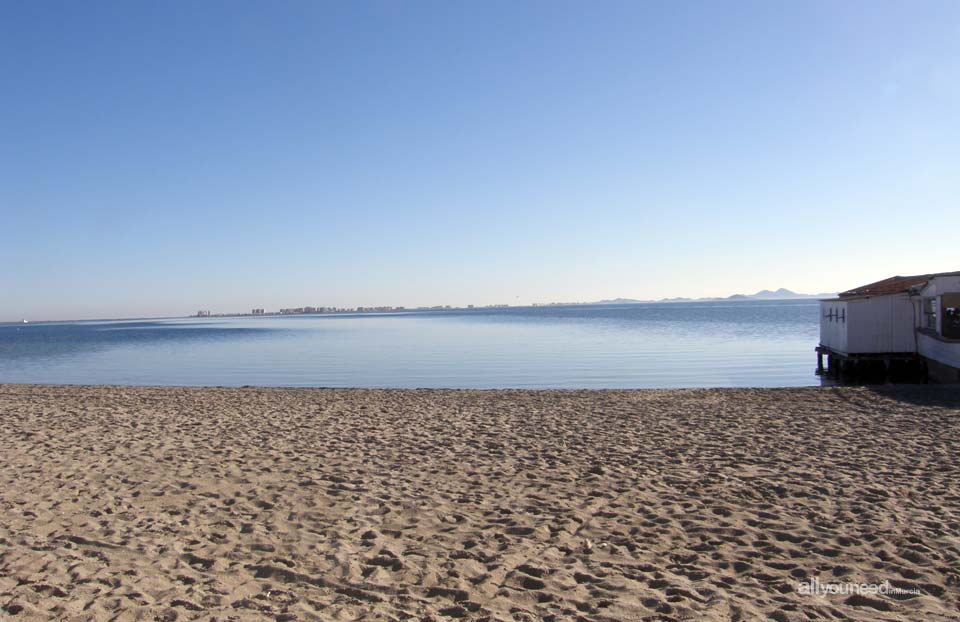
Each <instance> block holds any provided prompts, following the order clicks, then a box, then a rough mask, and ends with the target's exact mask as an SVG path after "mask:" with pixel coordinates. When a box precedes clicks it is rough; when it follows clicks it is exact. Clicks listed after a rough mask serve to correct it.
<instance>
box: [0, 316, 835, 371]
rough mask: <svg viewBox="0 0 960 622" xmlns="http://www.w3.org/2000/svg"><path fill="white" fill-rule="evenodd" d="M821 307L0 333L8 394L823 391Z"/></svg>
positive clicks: (9, 329) (89, 326)
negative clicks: (43, 390) (117, 390)
mask: <svg viewBox="0 0 960 622" xmlns="http://www.w3.org/2000/svg"><path fill="white" fill-rule="evenodd" d="M817 335H818V305H817V302H816V301H807V300H802V301H762V302H704V303H657V304H633V305H578V306H553V307H514V308H506V309H467V310H456V311H439V312H438V311H430V312H410V313H391V314H362V315H304V316H285V317H258V318H253V317H248V318H209V319H207V318H204V319H196V318H189V319H167V320H133V321H109V322H63V323H37V324H24V325H16V324H6V325H0V382H12V383H56V384H145V385H223V386H240V385H263V386H324V387H408V388H409V387H451V388H506V387H528V388H529V387H538V388H543V387H557V388H631V387H633V388H667V387H720V386H726V387H747V386H750V387H763V386H804V385H816V384H819V383H820V382H819V379H818V378H817V376H815V375H814V366H815V354H814V352H813V348H814V346H816V344H817Z"/></svg>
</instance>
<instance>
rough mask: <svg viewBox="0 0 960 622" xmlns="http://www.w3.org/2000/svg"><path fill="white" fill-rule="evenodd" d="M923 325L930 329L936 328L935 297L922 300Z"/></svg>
mask: <svg viewBox="0 0 960 622" xmlns="http://www.w3.org/2000/svg"><path fill="white" fill-rule="evenodd" d="M923 317H924V322H923V325H924V326H925V327H927V328H929V329H930V330H937V299H936V298H924V300H923Z"/></svg>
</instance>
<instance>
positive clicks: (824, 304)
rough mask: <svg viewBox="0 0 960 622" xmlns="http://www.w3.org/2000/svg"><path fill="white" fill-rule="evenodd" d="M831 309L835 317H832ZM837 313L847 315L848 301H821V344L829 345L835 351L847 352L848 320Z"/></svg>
mask: <svg viewBox="0 0 960 622" xmlns="http://www.w3.org/2000/svg"><path fill="white" fill-rule="evenodd" d="M831 311H832V312H833V318H831V317H830V313H831ZM837 315H843V316H844V318H846V319H849V318H848V316H847V303H846V302H845V301H840V300H821V301H820V345H823V346H827V347H828V348H830V349H831V350H833V351H835V352H841V353H844V354H846V352H847V322H846V319H843V320H841V319H838V318H837Z"/></svg>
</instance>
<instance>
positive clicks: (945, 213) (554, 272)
mask: <svg viewBox="0 0 960 622" xmlns="http://www.w3.org/2000/svg"><path fill="white" fill-rule="evenodd" d="M958 231H960V2H956V1H955V0H948V1H945V2H924V1H905V2H883V1H876V0H870V1H862V2H858V1H853V0H851V1H830V2H808V1H799V0H798V1H795V2H770V1H768V0H763V1H760V2H719V1H717V2H713V1H710V2H707V1H704V2H693V1H681V2H673V1H669V2H668V1H664V2H653V1H651V2H637V1H631V2H624V3H618V2H608V1H601V2H588V1H584V2H558V1H554V0H550V1H544V2H532V1H517V0H511V1H509V2H496V1H487V0H484V1H482V2H480V1H476V2H460V1H447V0H444V1H442V2H398V1H391V2H311V1H306V0H304V1H297V2H289V1H286V2H284V1H278V2H267V1H261V2H247V1H233V0H231V1H229V2H222V3H220V2H213V1H204V2H194V1H192V0H191V1H182V2H174V1H172V2H150V3H146V2H117V3H108V2H47V1H41V2H5V3H2V4H0V265H2V266H3V269H2V271H0V319H13V320H16V319H19V318H21V317H26V318H34V319H49V318H70V317H120V316H156V315H177V314H186V313H192V312H195V311H196V310H197V309H201V308H202V309H211V310H213V311H214V312H218V311H224V312H226V311H243V310H248V309H250V308H251V307H266V308H268V309H272V308H277V307H280V306H301V305H337V306H355V305H379V304H387V305H408V306H414V305H432V304H468V303H473V304H488V303H510V304H519V303H528V302H546V301H557V300H565V301H568V300H579V301H585V300H596V299H600V298H611V297H618V296H623V297H633V298H654V297H656V298H659V297H665V296H711V295H727V294H731V293H735V292H752V291H756V290H758V289H761V288H771V289H773V288H776V287H781V286H783V287H788V288H790V289H793V290H797V291H802V292H809V293H814V292H823V291H835V290H838V289H846V288H849V287H852V286H855V285H860V284H862V283H865V282H868V281H872V280H876V279H879V278H884V277H886V276H890V275H893V274H912V273H922V272H929V271H940V270H960V244H958V243H957V232H958Z"/></svg>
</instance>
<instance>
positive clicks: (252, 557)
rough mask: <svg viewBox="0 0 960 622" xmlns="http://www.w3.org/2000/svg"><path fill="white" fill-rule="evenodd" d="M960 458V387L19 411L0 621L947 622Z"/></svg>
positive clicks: (337, 394)
mask: <svg viewBox="0 0 960 622" xmlns="http://www.w3.org/2000/svg"><path fill="white" fill-rule="evenodd" d="M957 446H960V388H958V387H956V386H949V385H883V386H877V387H815V386H814V387H785V388H769V389H767V388H754V389H750V388H729V389H697V388H691V389H626V390H624V389H601V390H596V389H362V388H358V389H344V388H300V387H248V388H230V387H170V386H159V387H133V386H125V385H112V386H93V385H22V384H0V452H2V455H3V456H4V457H5V461H4V463H3V465H2V466H0V544H2V545H3V546H2V547H0V616H2V617H3V618H4V619H5V620H12V621H16V620H31V621H32V620H47V619H50V618H51V617H56V618H58V619H63V620H100V619H105V618H113V617H114V616H117V615H119V616H120V617H119V618H118V619H121V620H126V619H131V620H133V619H157V620H165V621H168V622H173V621H177V620H194V619H197V620H213V619H215V618H216V619H220V620H224V619H228V620H229V619H233V620H263V619H272V620H277V621H278V622H280V621H284V622H292V621H295V620H330V619H357V618H363V619H371V620H401V619H416V620H424V619H430V620H436V621H440V620H454V619H465V620H489V621H491V622H493V621H503V622H506V621H508V620H528V621H530V622H535V621H538V620H556V621H558V622H559V621H563V620H568V619H569V620H573V619H581V620H590V621H593V620H597V621H600V620H649V621H651V622H652V621H654V620H675V621H678V622H679V621H680V620H688V619H697V620H708V621H717V622H719V621H725V620H733V619H742V620H752V619H774V620H780V621H783V620H802V619H807V618H808V616H813V617H816V618H822V619H840V618H841V617H844V616H845V619H852V620H876V619H885V620H903V621H906V620H916V619H926V620H949V619H955V618H956V617H957V616H958V615H960V571H958V570H957V568H960V508H958V504H957V503H956V499H958V498H960V477H958V476H960V456H958V455H957V452H956V449H955V448H956V447H957ZM814 580H815V581H814ZM805 582H806V583H805ZM884 582H887V584H886V585H888V586H890V587H892V588H895V589H896V590H905V592H903V593H889V590H887V591H886V592H885V593H879V592H867V593H853V594H851V593H849V592H841V591H839V590H838V592H837V593H826V594H820V593H816V594H809V593H803V588H802V587H801V584H806V585H814V584H815V585H817V586H821V585H830V584H843V585H849V584H858V585H859V584H864V585H882V584H884ZM906 590H917V592H916V593H914V592H906Z"/></svg>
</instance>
